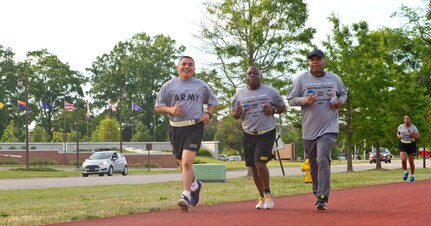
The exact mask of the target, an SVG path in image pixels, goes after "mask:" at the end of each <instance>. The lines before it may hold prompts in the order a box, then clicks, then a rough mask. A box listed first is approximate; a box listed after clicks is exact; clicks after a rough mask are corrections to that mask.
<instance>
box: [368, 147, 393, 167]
mask: <svg viewBox="0 0 431 226" xmlns="http://www.w3.org/2000/svg"><path fill="white" fill-rule="evenodd" d="M369 160H370V164H371V163H376V161H377V156H376V149H375V148H374V149H373V150H371V153H370V158H369ZM391 160H392V154H391V152H390V151H389V150H388V149H387V148H380V161H382V162H385V163H391Z"/></svg>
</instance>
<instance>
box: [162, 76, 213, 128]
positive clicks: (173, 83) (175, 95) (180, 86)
mask: <svg viewBox="0 0 431 226" xmlns="http://www.w3.org/2000/svg"><path fill="white" fill-rule="evenodd" d="M205 104H207V105H209V106H213V105H217V104H218V101H217V97H216V95H215V94H214V93H213V91H212V90H211V89H210V87H209V86H208V84H206V83H205V82H204V81H202V80H200V79H197V78H192V79H189V80H182V79H180V78H178V77H176V78H173V79H171V80H170V81H168V82H167V83H165V84H164V85H163V86H162V88H161V89H160V92H159V94H158V95H157V99H156V104H155V107H159V106H169V107H172V106H175V105H181V107H182V108H183V112H184V115H182V116H174V115H172V114H169V118H170V119H171V120H172V121H174V122H178V121H185V120H190V119H197V120H199V119H200V118H201V117H202V116H203V114H205V112H204V108H203V106H204V105H205Z"/></svg>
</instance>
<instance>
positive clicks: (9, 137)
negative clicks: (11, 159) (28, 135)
mask: <svg viewBox="0 0 431 226" xmlns="http://www.w3.org/2000/svg"><path fill="white" fill-rule="evenodd" d="M17 134H18V130H17V128H16V126H15V122H14V121H13V120H11V121H10V122H9V124H8V126H7V127H6V129H5V130H4V132H3V135H2V136H1V139H0V142H18V141H19V140H18V137H17Z"/></svg>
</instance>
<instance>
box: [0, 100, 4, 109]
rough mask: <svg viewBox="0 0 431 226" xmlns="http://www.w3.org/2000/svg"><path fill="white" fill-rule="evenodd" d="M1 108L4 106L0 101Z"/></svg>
mask: <svg viewBox="0 0 431 226" xmlns="http://www.w3.org/2000/svg"><path fill="white" fill-rule="evenodd" d="M3 106H4V104H3V102H1V101H0V109H3Z"/></svg>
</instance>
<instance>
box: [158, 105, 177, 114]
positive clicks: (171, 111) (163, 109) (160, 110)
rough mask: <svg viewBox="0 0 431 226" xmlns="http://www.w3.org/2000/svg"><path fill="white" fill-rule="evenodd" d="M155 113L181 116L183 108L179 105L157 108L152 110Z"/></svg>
mask: <svg viewBox="0 0 431 226" xmlns="http://www.w3.org/2000/svg"><path fill="white" fill-rule="evenodd" d="M154 110H156V112H157V113H169V114H172V115H175V116H182V115H183V108H182V107H181V105H175V106H172V107H169V106H158V107H156V108H154Z"/></svg>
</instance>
